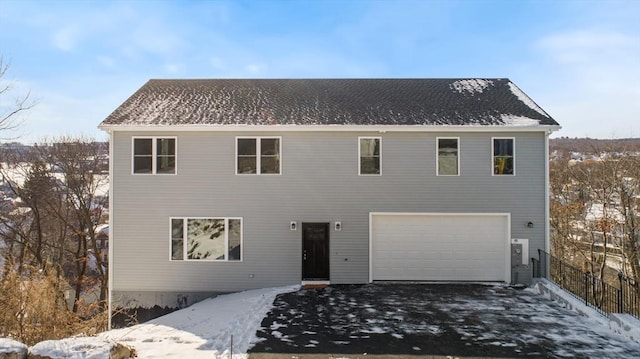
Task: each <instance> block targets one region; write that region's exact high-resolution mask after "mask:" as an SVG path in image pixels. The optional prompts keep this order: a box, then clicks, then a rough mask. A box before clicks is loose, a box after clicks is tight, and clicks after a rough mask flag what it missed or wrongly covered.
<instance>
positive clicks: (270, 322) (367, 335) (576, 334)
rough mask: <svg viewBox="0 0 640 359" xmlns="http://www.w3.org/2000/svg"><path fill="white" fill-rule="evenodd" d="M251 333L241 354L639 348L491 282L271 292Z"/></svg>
mask: <svg viewBox="0 0 640 359" xmlns="http://www.w3.org/2000/svg"><path fill="white" fill-rule="evenodd" d="M257 335H258V338H259V340H260V341H259V342H258V343H257V344H256V345H255V346H254V347H253V348H251V349H250V350H249V353H250V357H251V358H255V357H260V355H259V354H256V355H254V354H253V353H265V355H264V357H270V358H271V357H273V356H271V355H266V354H270V353H271V354H284V353H287V354H304V353H316V354H318V353H326V354H343V355H349V354H351V355H353V354H359V355H363V354H365V353H367V354H368V355H372V354H373V355H419V356H420V355H421V356H425V357H426V356H454V357H494V358H495V357H499V358H505V357H506V358H524V357H527V358H542V357H544V358H634V359H635V358H638V357H640V344H638V343H636V342H634V341H631V340H629V339H626V338H624V337H622V336H619V335H617V334H614V333H613V332H611V331H610V330H609V329H608V328H606V327H603V326H602V325H600V324H599V323H598V322H597V321H595V320H594V319H591V318H587V317H582V316H579V315H577V314H575V313H574V312H571V311H569V310H566V309H564V308H562V307H560V306H558V305H557V304H556V303H555V302H552V301H550V300H548V299H546V298H544V297H542V296H539V295H537V294H535V293H533V292H532V291H530V290H527V289H523V288H514V287H511V286H508V285H500V284H496V285H492V284H488V285H482V284H404V283H402V284H396V283H393V284H368V285H334V286H330V287H327V288H322V289H301V290H299V291H297V292H292V293H285V294H280V295H278V296H277V297H276V300H275V302H274V308H273V309H272V310H271V312H269V314H268V315H267V317H265V319H264V320H263V321H262V328H261V329H259V330H258V333H257ZM287 357H288V358H290V357H291V356H287ZM300 357H304V355H301V356H300ZM314 357H315V356H314ZM327 357H328V356H327Z"/></svg>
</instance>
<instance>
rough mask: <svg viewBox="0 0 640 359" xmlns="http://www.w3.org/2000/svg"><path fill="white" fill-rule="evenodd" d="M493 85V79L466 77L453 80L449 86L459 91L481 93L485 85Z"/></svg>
mask: <svg viewBox="0 0 640 359" xmlns="http://www.w3.org/2000/svg"><path fill="white" fill-rule="evenodd" d="M490 85H493V81H491V80H485V79H468V80H458V81H455V82H453V83H452V84H451V85H450V87H451V88H452V89H454V90H456V91H458V92H459V93H464V92H468V93H470V94H474V93H482V92H483V91H484V90H485V89H486V88H487V87H489V86H490Z"/></svg>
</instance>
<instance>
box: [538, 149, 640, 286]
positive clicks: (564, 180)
mask: <svg viewBox="0 0 640 359" xmlns="http://www.w3.org/2000/svg"><path fill="white" fill-rule="evenodd" d="M591 153H593V154H596V155H595V156H594V158H591V159H587V160H585V161H570V160H568V159H566V158H565V159H562V160H556V161H553V162H552V163H551V165H550V186H551V188H550V192H551V205H550V211H551V228H552V230H553V231H552V251H553V252H554V254H555V255H556V256H557V257H560V258H562V259H563V260H565V261H568V262H571V263H573V264H574V265H577V266H582V268H583V269H584V270H585V271H588V272H590V273H591V274H592V275H594V276H596V277H598V278H600V279H609V281H611V280H612V279H613V278H614V274H615V273H616V272H618V271H619V272H622V273H623V274H625V275H626V276H627V277H630V278H632V279H635V280H636V281H637V280H638V279H640V263H639V261H638V260H639V258H640V217H639V214H640V211H639V208H638V205H639V202H640V197H639V196H640V191H639V188H638V186H639V183H640V182H639V181H640V169H639V168H640V157H639V156H638V155H637V154H636V153H635V152H631V151H626V150H625V149H624V148H614V147H611V146H605V147H601V146H598V144H597V143H596V142H594V144H593V146H592V149H591ZM607 277H608V278H607Z"/></svg>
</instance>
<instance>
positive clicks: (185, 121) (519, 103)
mask: <svg viewBox="0 0 640 359" xmlns="http://www.w3.org/2000/svg"><path fill="white" fill-rule="evenodd" d="M504 115H509V116H514V117H522V118H529V119H531V121H529V122H530V125H531V126H558V123H557V122H556V121H555V120H554V119H553V118H551V117H550V116H549V115H548V114H546V113H545V112H544V111H542V110H541V109H540V108H539V107H537V105H535V103H534V102H533V101H531V99H529V97H527V96H526V95H524V93H522V91H520V90H519V89H518V88H517V87H516V86H515V85H513V84H512V83H511V81H510V80H509V79H473V78H470V79H192V80H149V81H148V82H147V83H146V84H144V85H143V86H142V87H141V88H140V89H139V90H138V91H136V92H135V93H134V94H133V95H132V96H131V97H129V98H128V99H127V100H126V101H125V102H124V103H123V104H122V105H120V106H119V107H118V108H117V109H116V110H115V111H113V113H111V114H110V115H109V116H108V117H107V118H106V119H105V120H104V121H103V122H102V123H101V125H100V127H101V128H103V129H109V128H114V127H126V126H129V127H131V126H168V125H172V126H175V125H178V126H188V125H198V126H202V125H213V126H227V125H234V126H237V125H251V126H274V125H276V126H277V125H306V126H317V125H351V126H353V125H356V126H358V125H362V126H368V125H374V126H375V125H393V126H406V125H408V126H412V125H413V126H415V125H423V126H502V127H504V126H512V124H511V123H505V122H504V121H503V119H502V118H503V116H504ZM517 125H521V122H520V123H518V124H517Z"/></svg>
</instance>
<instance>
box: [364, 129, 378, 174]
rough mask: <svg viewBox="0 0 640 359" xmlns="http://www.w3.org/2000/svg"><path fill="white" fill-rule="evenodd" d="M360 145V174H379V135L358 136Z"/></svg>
mask: <svg viewBox="0 0 640 359" xmlns="http://www.w3.org/2000/svg"><path fill="white" fill-rule="evenodd" d="M358 140H359V142H360V146H359V149H358V156H359V157H360V168H359V173H358V174H360V175H380V174H381V173H382V172H381V166H380V164H381V161H380V147H381V144H382V143H381V141H382V139H381V138H380V137H359V138H358Z"/></svg>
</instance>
